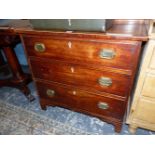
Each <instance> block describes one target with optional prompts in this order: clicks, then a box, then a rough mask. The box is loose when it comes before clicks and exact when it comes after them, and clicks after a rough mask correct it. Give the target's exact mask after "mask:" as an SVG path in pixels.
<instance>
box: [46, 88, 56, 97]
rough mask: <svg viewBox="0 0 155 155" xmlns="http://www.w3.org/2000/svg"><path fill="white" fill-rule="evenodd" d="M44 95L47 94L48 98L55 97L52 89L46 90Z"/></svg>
mask: <svg viewBox="0 0 155 155" xmlns="http://www.w3.org/2000/svg"><path fill="white" fill-rule="evenodd" d="M46 94H47V95H48V96H49V97H53V96H54V95H55V91H54V90H52V89H47V91H46Z"/></svg>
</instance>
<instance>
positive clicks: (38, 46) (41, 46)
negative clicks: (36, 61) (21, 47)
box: [34, 43, 46, 52]
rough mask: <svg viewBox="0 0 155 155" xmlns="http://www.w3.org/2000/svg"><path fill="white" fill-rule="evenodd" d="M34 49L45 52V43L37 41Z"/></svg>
mask: <svg viewBox="0 0 155 155" xmlns="http://www.w3.org/2000/svg"><path fill="white" fill-rule="evenodd" d="M34 49H35V51H36V52H44V51H45V49H46V48H45V45H44V44H43V43H35V44H34Z"/></svg>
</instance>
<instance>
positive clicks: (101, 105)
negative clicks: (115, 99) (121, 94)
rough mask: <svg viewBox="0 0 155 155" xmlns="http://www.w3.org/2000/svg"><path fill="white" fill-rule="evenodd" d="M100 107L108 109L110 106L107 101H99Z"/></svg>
mask: <svg viewBox="0 0 155 155" xmlns="http://www.w3.org/2000/svg"><path fill="white" fill-rule="evenodd" d="M98 108H100V109H103V110H106V109H108V108H109V105H108V103H105V102H99V103H98Z"/></svg>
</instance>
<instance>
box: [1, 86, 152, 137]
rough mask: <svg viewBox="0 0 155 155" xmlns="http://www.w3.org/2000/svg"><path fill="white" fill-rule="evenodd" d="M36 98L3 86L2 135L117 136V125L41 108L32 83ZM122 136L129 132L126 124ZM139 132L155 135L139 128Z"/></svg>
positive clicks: (85, 116) (80, 115) (61, 110)
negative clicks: (115, 129) (30, 99)
mask: <svg viewBox="0 0 155 155" xmlns="http://www.w3.org/2000/svg"><path fill="white" fill-rule="evenodd" d="M29 88H30V89H31V92H32V94H33V95H34V96H35V98H36V100H35V101H33V102H31V103H29V102H28V100H27V99H26V98H25V96H24V95H23V94H22V93H21V92H20V91H19V90H17V89H15V88H8V87H2V88H0V134H1V135H10V134H11V135H19V134H20V135H28V134H31V135H35V134H38V135H45V134H50V135H51V134H54V135H96V134H100V135H115V134H117V133H115V132H114V127H113V125H111V124H108V123H106V122H103V121H101V120H99V119H98V118H95V117H90V116H88V115H84V114H81V113H77V112H73V111H70V110H67V109H64V108H59V107H48V108H47V110H46V111H44V110H41V108H40V105H39V99H38V96H37V94H36V90H35V87H34V84H33V83H31V84H29ZM120 134H121V135H128V134H130V133H129V132H128V125H126V124H124V125H123V129H122V131H121V133H120ZM136 134H137V135H149V134H151V135H152V134H155V132H151V131H148V130H143V129H138V130H137V132H136Z"/></svg>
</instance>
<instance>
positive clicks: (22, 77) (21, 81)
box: [0, 46, 34, 101]
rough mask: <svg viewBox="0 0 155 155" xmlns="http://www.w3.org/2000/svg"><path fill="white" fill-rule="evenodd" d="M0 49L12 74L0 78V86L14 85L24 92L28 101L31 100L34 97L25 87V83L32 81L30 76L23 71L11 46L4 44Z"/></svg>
mask: <svg viewBox="0 0 155 155" xmlns="http://www.w3.org/2000/svg"><path fill="white" fill-rule="evenodd" d="M2 49H3V51H4V54H5V56H6V59H7V63H8V65H9V67H10V69H11V72H12V75H13V76H12V78H10V79H7V80H0V86H10V87H16V88H18V89H20V90H21V91H22V92H23V93H24V94H25V96H26V97H27V98H28V100H29V101H33V100H34V97H33V96H32V95H31V93H30V90H29V89H28V87H27V84H28V83H29V82H31V81H32V78H31V76H30V75H29V74H25V73H23V71H22V68H21V66H20V64H19V62H18V59H17V57H16V54H15V52H14V50H13V48H11V47H10V46H6V47H2Z"/></svg>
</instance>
